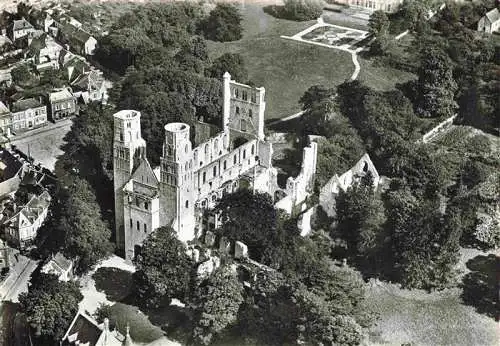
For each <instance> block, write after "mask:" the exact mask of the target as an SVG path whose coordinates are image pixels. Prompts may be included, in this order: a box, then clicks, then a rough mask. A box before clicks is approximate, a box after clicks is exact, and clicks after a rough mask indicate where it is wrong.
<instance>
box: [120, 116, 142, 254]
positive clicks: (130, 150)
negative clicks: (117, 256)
mask: <svg viewBox="0 0 500 346" xmlns="http://www.w3.org/2000/svg"><path fill="white" fill-rule="evenodd" d="M113 118H114V137H113V182H114V192H115V229H116V245H117V247H118V249H120V250H123V249H124V248H125V239H124V237H125V233H124V205H123V197H124V192H123V188H124V187H125V184H126V183H127V182H128V181H129V180H130V177H131V175H132V173H133V171H134V169H135V168H136V167H137V166H138V164H139V162H140V160H141V158H144V157H145V156H146V142H145V141H144V139H143V138H142V136H141V113H140V112H137V111H133V110H123V111H119V112H117V113H115V114H114V115H113Z"/></svg>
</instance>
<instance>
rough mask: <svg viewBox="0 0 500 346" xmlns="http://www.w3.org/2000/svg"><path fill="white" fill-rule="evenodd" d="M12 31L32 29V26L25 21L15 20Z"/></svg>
mask: <svg viewBox="0 0 500 346" xmlns="http://www.w3.org/2000/svg"><path fill="white" fill-rule="evenodd" d="M12 27H13V29H14V30H23V29H33V25H31V24H30V23H29V22H28V21H27V20H26V19H24V18H23V19H19V20H15V21H14V22H13V24H12Z"/></svg>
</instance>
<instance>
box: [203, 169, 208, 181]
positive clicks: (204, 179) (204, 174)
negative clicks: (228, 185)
mask: <svg viewBox="0 0 500 346" xmlns="http://www.w3.org/2000/svg"><path fill="white" fill-rule="evenodd" d="M206 181H207V172H203V184H205V182H206Z"/></svg>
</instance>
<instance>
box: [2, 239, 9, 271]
mask: <svg viewBox="0 0 500 346" xmlns="http://www.w3.org/2000/svg"><path fill="white" fill-rule="evenodd" d="M11 254H12V249H11V248H10V247H9V246H8V245H7V244H6V243H5V242H4V241H3V240H2V239H0V272H4V271H5V270H6V269H8V268H10V264H11V260H10V258H11Z"/></svg>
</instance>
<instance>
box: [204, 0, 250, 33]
mask: <svg viewBox="0 0 500 346" xmlns="http://www.w3.org/2000/svg"><path fill="white" fill-rule="evenodd" d="M241 19H242V17H241V14H240V11H239V10H238V9H237V8H236V6H234V5H231V4H224V3H218V4H217V5H216V6H215V8H214V9H213V10H212V11H210V14H209V16H208V17H207V18H206V19H205V20H203V21H202V22H201V23H200V25H199V30H200V31H201V32H202V33H203V34H204V36H205V38H207V39H209V40H212V41H220V42H226V41H236V40H239V39H240V38H241V37H242V35H243V28H242V26H241Z"/></svg>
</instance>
